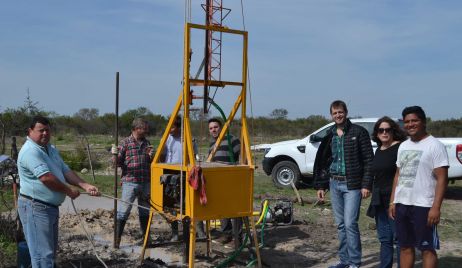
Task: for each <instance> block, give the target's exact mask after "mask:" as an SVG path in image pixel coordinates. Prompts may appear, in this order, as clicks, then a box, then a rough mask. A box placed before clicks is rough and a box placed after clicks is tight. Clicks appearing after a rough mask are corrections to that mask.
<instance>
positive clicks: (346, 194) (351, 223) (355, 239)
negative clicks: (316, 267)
mask: <svg viewBox="0 0 462 268" xmlns="http://www.w3.org/2000/svg"><path fill="white" fill-rule="evenodd" d="M330 196H331V201H332V209H333V211H334V218H335V223H336V224H337V232H338V239H339V242H340V245H339V251H338V255H339V257H340V262H341V263H343V264H349V265H352V264H353V265H356V266H360V265H361V239H360V234H359V226H358V219H359V209H360V206H361V190H359V189H358V190H348V188H347V183H346V181H338V180H334V179H331V180H330Z"/></svg>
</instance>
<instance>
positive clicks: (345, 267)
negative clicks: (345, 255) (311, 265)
mask: <svg viewBox="0 0 462 268" xmlns="http://www.w3.org/2000/svg"><path fill="white" fill-rule="evenodd" d="M349 267H350V265H348V264H344V263H341V262H339V263H337V264H335V265H332V266H329V268H349Z"/></svg>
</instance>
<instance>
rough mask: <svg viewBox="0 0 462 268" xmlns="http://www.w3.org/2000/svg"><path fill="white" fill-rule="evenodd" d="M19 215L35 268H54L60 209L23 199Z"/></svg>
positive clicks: (20, 198) (20, 202) (20, 201)
mask: <svg viewBox="0 0 462 268" xmlns="http://www.w3.org/2000/svg"><path fill="white" fill-rule="evenodd" d="M18 214H19V218H20V219H21V223H22V228H23V230H24V235H25V237H26V242H27V246H28V247H29V253H30V257H31V263H32V267H33V268H53V267H54V265H55V258H56V250H57V249H58V223H59V209H58V208H57V207H52V206H47V205H45V204H42V203H38V202H35V201H32V200H29V199H25V198H23V197H21V196H20V197H19V198H18Z"/></svg>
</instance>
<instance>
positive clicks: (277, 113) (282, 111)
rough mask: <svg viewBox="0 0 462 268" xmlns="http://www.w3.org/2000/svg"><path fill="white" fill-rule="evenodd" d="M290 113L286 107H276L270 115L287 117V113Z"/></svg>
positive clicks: (276, 117)
mask: <svg viewBox="0 0 462 268" xmlns="http://www.w3.org/2000/svg"><path fill="white" fill-rule="evenodd" d="M288 114H289V112H288V111H287V110H286V109H284V108H278V109H274V110H273V111H272V112H271V113H270V115H269V116H270V117H271V118H273V119H287V115H288Z"/></svg>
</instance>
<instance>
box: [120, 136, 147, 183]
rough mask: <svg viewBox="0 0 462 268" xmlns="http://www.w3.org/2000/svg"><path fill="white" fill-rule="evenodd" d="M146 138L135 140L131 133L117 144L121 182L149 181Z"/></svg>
mask: <svg viewBox="0 0 462 268" xmlns="http://www.w3.org/2000/svg"><path fill="white" fill-rule="evenodd" d="M149 145H151V144H150V143H149V141H148V140H146V139H143V140H141V141H139V142H137V141H136V139H135V137H133V135H130V136H129V137H127V138H125V139H123V140H122V141H121V142H120V145H119V155H118V159H117V160H118V161H117V165H118V166H119V167H121V168H122V182H140V183H142V182H149V181H150V177H151V176H150V174H151V172H150V171H151V157H149V155H148V154H147V147H148V146H149Z"/></svg>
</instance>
